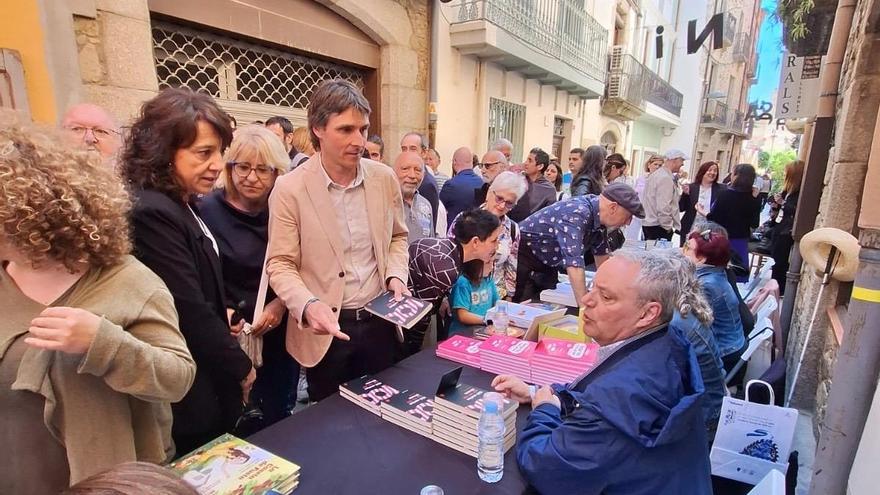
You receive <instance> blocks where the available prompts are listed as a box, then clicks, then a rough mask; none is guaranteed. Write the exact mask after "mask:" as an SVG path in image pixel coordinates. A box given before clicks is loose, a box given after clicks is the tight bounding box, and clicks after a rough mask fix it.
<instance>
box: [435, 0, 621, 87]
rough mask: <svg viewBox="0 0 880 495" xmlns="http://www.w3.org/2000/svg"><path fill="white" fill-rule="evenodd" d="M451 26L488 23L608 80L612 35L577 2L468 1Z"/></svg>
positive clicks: (575, 67)
mask: <svg viewBox="0 0 880 495" xmlns="http://www.w3.org/2000/svg"><path fill="white" fill-rule="evenodd" d="M455 7H457V8H458V15H457V16H456V17H455V18H454V19H451V24H461V23H465V22H469V21H476V20H484V21H487V22H490V23H492V24H494V25H496V26H498V27H499V28H501V29H503V30H505V31H506V32H508V33H509V34H510V35H511V36H513V37H515V38H518V39H519V40H520V41H522V42H523V43H525V44H527V45H529V46H530V47H532V48H533V49H535V50H538V51H540V52H543V53H545V54H547V55H549V56H552V57H555V58H557V59H559V60H561V61H563V62H565V63H566V64H568V65H569V66H571V67H572V68H574V69H576V70H577V71H579V72H581V73H583V74H585V75H587V76H590V77H592V78H595V79H597V80H600V81H604V80H605V53H606V50H607V46H608V45H607V43H608V31H607V30H605V28H603V27H602V26H601V25H600V24H599V23H598V22H597V21H596V20H595V19H593V18H592V17H591V16H590V15H589V14H587V12H586V11H585V10H584V9H583V7H582V6H581V5H578V3H577V2H575V1H573V0H464V1H462V2H461V3H460V4H458V5H455V6H453V8H455Z"/></svg>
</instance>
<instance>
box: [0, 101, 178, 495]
mask: <svg viewBox="0 0 880 495" xmlns="http://www.w3.org/2000/svg"><path fill="white" fill-rule="evenodd" d="M64 143H65V141H64V140H63V139H61V138H60V137H59V136H58V135H55V134H53V133H51V132H49V131H47V130H44V129H40V128H37V127H34V126H31V125H28V124H23V123H21V122H20V121H19V120H18V118H17V117H16V116H15V115H14V114H11V113H8V112H5V113H4V112H0V266H2V269H0V315H3V320H2V323H0V410H2V411H3V413H4V414H3V415H2V419H0V422H2V426H0V445H3V448H4V449H6V450H7V451H8V452H11V453H14V454H13V455H9V456H6V458H5V460H4V462H3V463H2V464H0V493H57V492H58V491H59V490H60V489H63V488H65V487H67V486H68V485H69V484H71V483H75V482H77V481H79V480H81V479H83V478H85V477H88V476H90V475H92V474H94V473H97V472H100V471H103V470H105V469H108V468H110V467H112V466H114V465H115V464H118V463H120V462H126V461H135V460H142V461H148V462H155V463H160V462H164V461H166V460H168V459H169V458H170V457H171V456H172V454H173V452H174V446H173V444H172V442H171V408H170V404H169V403H170V402H173V401H177V400H180V398H181V397H183V395H184V394H185V393H186V391H187V390H188V389H189V386H190V384H191V383H192V380H193V377H194V376H195V364H194V363H193V360H192V357H191V356H190V353H189V351H188V350H187V347H186V342H185V341H184V339H183V337H182V335H181V334H180V331H179V330H178V328H177V315H176V313H175V311H174V304H173V300H172V298H171V294H170V293H169V292H168V289H167V288H166V287H165V285H164V284H163V283H162V281H161V280H160V279H159V278H158V277H157V276H156V275H154V274H153V273H152V272H150V270H149V269H147V268H146V267H145V266H144V265H142V264H141V263H140V262H138V261H137V260H136V259H134V258H133V257H132V256H130V255H129V254H128V253H129V251H130V248H131V244H130V241H129V237H128V222H127V220H126V215H127V213H128V210H129V208H130V201H129V199H128V196H127V194H126V193H125V191H124V189H123V188H122V185H121V184H120V183H119V180H118V179H117V178H116V177H114V176H113V174H112V173H111V172H110V171H109V170H107V169H106V168H105V167H103V166H101V164H100V163H99V162H98V161H97V160H96V159H95V158H93V157H91V156H90V155H89V154H87V153H84V152H79V151H73V150H72V148H70V147H69V146H67V145H66V144H64Z"/></svg>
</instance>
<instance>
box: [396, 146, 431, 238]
mask: <svg viewBox="0 0 880 495" xmlns="http://www.w3.org/2000/svg"><path fill="white" fill-rule="evenodd" d="M394 173H395V175H397V182H399V183H400V194H401V196H403V216H404V217H405V218H406V226H407V228H408V229H409V234H407V238H406V240H407V242H408V243H412V242H413V241H416V240H418V239H424V238H425V237H434V216H433V214H432V213H431V203H429V202H428V200H427V199H425V197H424V196H422V195H421V194H419V186H421V185H422V180H423V179H424V178H425V162H424V161H422V157H421V156H419V154H418V153H414V152H412V151H407V152H405V153H401V154H400V155H398V157H397V160H395V161H394Z"/></svg>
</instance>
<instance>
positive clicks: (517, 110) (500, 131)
mask: <svg viewBox="0 0 880 495" xmlns="http://www.w3.org/2000/svg"><path fill="white" fill-rule="evenodd" d="M525 130H526V107H525V106H523V105H517V104H516V103H511V102H509V101H504V100H499V99H498V98H489V146H490V147H491V146H492V144H494V143H495V141H497V140H498V139H501V138H504V139H508V140H510V142H511V143H513V153H512V154H511V161H515V162H516V161H518V160H520V158H521V157H522V156H523V137H524V135H525Z"/></svg>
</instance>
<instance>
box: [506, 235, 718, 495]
mask: <svg viewBox="0 0 880 495" xmlns="http://www.w3.org/2000/svg"><path fill="white" fill-rule="evenodd" d="M675 267H676V265H675V264H674V263H672V262H671V261H670V254H669V253H668V252H667V253H664V252H663V251H661V250H657V251H635V250H630V249H623V250H620V251H617V252H615V253H614V254H613V256H612V258H611V259H609V260H608V261H606V262H605V263H603V264H602V266H600V267H599V270H598V271H597V272H596V277H595V279H594V285H593V287H592V289H591V290H590V292H589V293H587V295H585V296H584V298H583V299H582V303H583V306H584V315H583V319H584V330H585V332H586V333H587V335H589V336H590V337H592V338H593V339H594V340H595V341H596V342H598V343H599V344H600V345H601V346H602V347H601V348H600V350H599V357H598V361H597V365H596V366H595V367H594V368H593V369H592V370H591V371H590V372H588V373H587V374H586V375H585V376H583V377H581V378H580V379H578V380H575V381H574V382H572V384H571V385H567V386H564V387H563V386H559V385H554V386H553V388H550V387H542V388H540V389H537V390H536V389H535V387H533V386H532V387H530V386H528V385H526V384H525V383H524V382H523V381H521V380H519V379H518V378H515V377H512V376H508V375H501V376H498V377H496V378H495V380H493V382H492V385H493V386H494V387H495V389H496V390H498V391H500V392H503V393H505V394H506V395H507V396H508V397H510V398H512V399H515V400H518V401H519V402H520V403H523V404H527V403H531V404H532V407H533V410H532V413H531V415H530V416H529V418H528V422H527V424H526V427H525V429H524V430H523V431H522V432H521V433H520V436H519V439H518V442H517V461H518V463H519V467H520V471H521V472H522V474H523V476H524V477H525V478H526V479H527V480H528V481H529V482H530V483H531V484H532V485H533V486H534V487H535V488H537V490H538V491H540V492H541V493H545V494H549V493H560V494H573V493H577V494H581V495H583V494H605V495H617V494H626V495H640V494H643V495H660V494H674V495H684V494H695V495H696V494H711V493H712V487H711V480H710V474H709V452H708V448H707V444H706V429H705V427H704V421H703V412H702V410H701V407H700V406H701V397H702V395H703V381H702V379H701V378H700V368H699V366H698V365H697V361H696V357H695V355H694V352H693V350H692V349H691V347H690V345H689V344H688V342H687V340H685V339H684V338H683V337H682V336H681V334H680V333H679V332H677V331H671V330H670V329H669V326H668V324H669V321H670V320H671V319H672V315H673V312H674V311H675V309H676V307H677V306H678V304H679V301H678V299H679V296H680V291H679V290H678V289H679V287H678V283H677V282H676V277H674V276H671V274H672V273H673V272H672V271H673V270H674V269H675Z"/></svg>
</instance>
